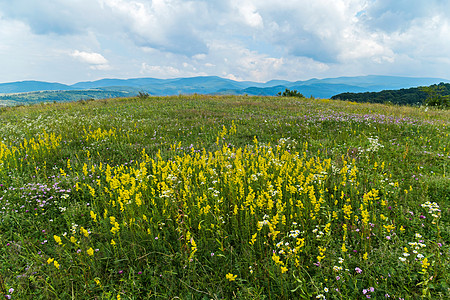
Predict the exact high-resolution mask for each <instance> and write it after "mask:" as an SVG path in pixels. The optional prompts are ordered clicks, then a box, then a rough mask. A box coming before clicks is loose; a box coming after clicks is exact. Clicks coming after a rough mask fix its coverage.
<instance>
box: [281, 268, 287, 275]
mask: <svg viewBox="0 0 450 300" xmlns="http://www.w3.org/2000/svg"><path fill="white" fill-rule="evenodd" d="M287 271H288V268H286V267H285V266H282V267H281V273H282V274H284V273H286V272H287Z"/></svg>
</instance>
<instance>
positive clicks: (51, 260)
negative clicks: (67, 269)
mask: <svg viewBox="0 0 450 300" xmlns="http://www.w3.org/2000/svg"><path fill="white" fill-rule="evenodd" d="M54 260H55V259H54V258H49V259H47V263H48V264H51V263H52V262H53V261H54Z"/></svg>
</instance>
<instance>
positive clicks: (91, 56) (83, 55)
mask: <svg viewBox="0 0 450 300" xmlns="http://www.w3.org/2000/svg"><path fill="white" fill-rule="evenodd" d="M72 56H73V57H75V58H78V59H79V60H80V61H82V62H85V63H88V64H92V65H106V64H108V60H106V58H104V57H103V55H101V54H99V53H95V52H85V51H78V50H75V51H73V52H72Z"/></svg>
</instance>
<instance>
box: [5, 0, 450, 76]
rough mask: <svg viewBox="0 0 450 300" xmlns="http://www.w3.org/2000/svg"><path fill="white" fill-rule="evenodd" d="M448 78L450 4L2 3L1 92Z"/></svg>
mask: <svg viewBox="0 0 450 300" xmlns="http://www.w3.org/2000/svg"><path fill="white" fill-rule="evenodd" d="M361 75H392V76H409V77H438V78H444V79H450V1H448V0H395V1H393V0H282V1H280V0H186V1H182V0H39V1H38V0H0V82H13V81H22V80H41V81H50V82H60V83H66V84H73V83H76V82H79V81H91V80H97V79H101V78H138V77H154V78H175V77H192V76H220V77H223V78H229V79H233V80H250V81H258V82H266V81H269V80H272V79H283V80H289V81H297V80H307V79H310V78H329V77H340V76H361Z"/></svg>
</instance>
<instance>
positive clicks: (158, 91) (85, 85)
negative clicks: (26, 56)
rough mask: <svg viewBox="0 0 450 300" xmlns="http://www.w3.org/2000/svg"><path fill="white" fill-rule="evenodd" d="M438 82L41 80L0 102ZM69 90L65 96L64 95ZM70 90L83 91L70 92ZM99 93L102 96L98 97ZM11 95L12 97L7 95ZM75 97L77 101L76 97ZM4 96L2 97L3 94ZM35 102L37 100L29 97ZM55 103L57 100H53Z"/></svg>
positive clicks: (12, 86)
mask: <svg viewBox="0 0 450 300" xmlns="http://www.w3.org/2000/svg"><path fill="white" fill-rule="evenodd" d="M439 82H449V81H448V80H446V79H441V78H414V77H395V76H376V75H371V76H357V77H338V78H325V79H315V78H314V79H310V80H306V81H295V82H291V81H286V80H270V81H268V82H264V83H263V82H252V81H235V80H230V79H226V78H221V77H217V76H199V77H189V78H172V79H157V78H132V79H101V80H97V81H85V82H78V83H75V84H72V85H65V84H60V83H48V82H42V81H21V82H11V83H3V84H0V93H3V94H7V95H6V96H7V98H3V103H4V104H7V103H8V102H7V100H6V99H8V100H9V103H10V105H14V104H15V103H22V102H23V101H25V102H26V99H27V97H28V96H24V95H18V93H23V92H36V91H59V92H60V94H59V95H60V96H61V97H62V98H63V99H72V98H74V97H75V98H74V99H81V98H82V97H85V95H86V94H91V90H95V91H96V92H95V97H94V96H93V97H92V98H96V99H97V98H107V97H109V95H110V93H112V92H119V94H120V93H123V92H127V93H129V94H128V95H137V94H138V93H139V92H145V93H148V94H150V95H158V96H168V95H179V94H195V93H197V94H212V95H244V94H247V95H256V96H274V95H276V94H277V93H278V92H280V91H284V90H285V89H291V90H294V89H295V90H297V91H299V92H300V93H302V94H303V95H305V96H307V97H309V96H313V97H316V98H330V97H331V96H333V95H337V94H340V93H344V92H346V93H348V92H351V93H361V92H379V91H382V90H390V89H402V88H411V87H417V86H424V85H431V84H436V83H439ZM67 91H69V93H67ZM72 91H84V92H80V93H74V92H72ZM102 92H104V94H103V95H102ZM11 93H14V94H15V95H9V94H11ZM54 95H55V94H54V93H48V94H46V93H42V94H40V95H39V97H38V98H39V99H40V100H39V101H43V102H45V101H47V102H48V101H54ZM76 95H78V96H79V98H76ZM4 96H5V95H4ZM33 99H37V98H33ZM56 101H58V100H56Z"/></svg>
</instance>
